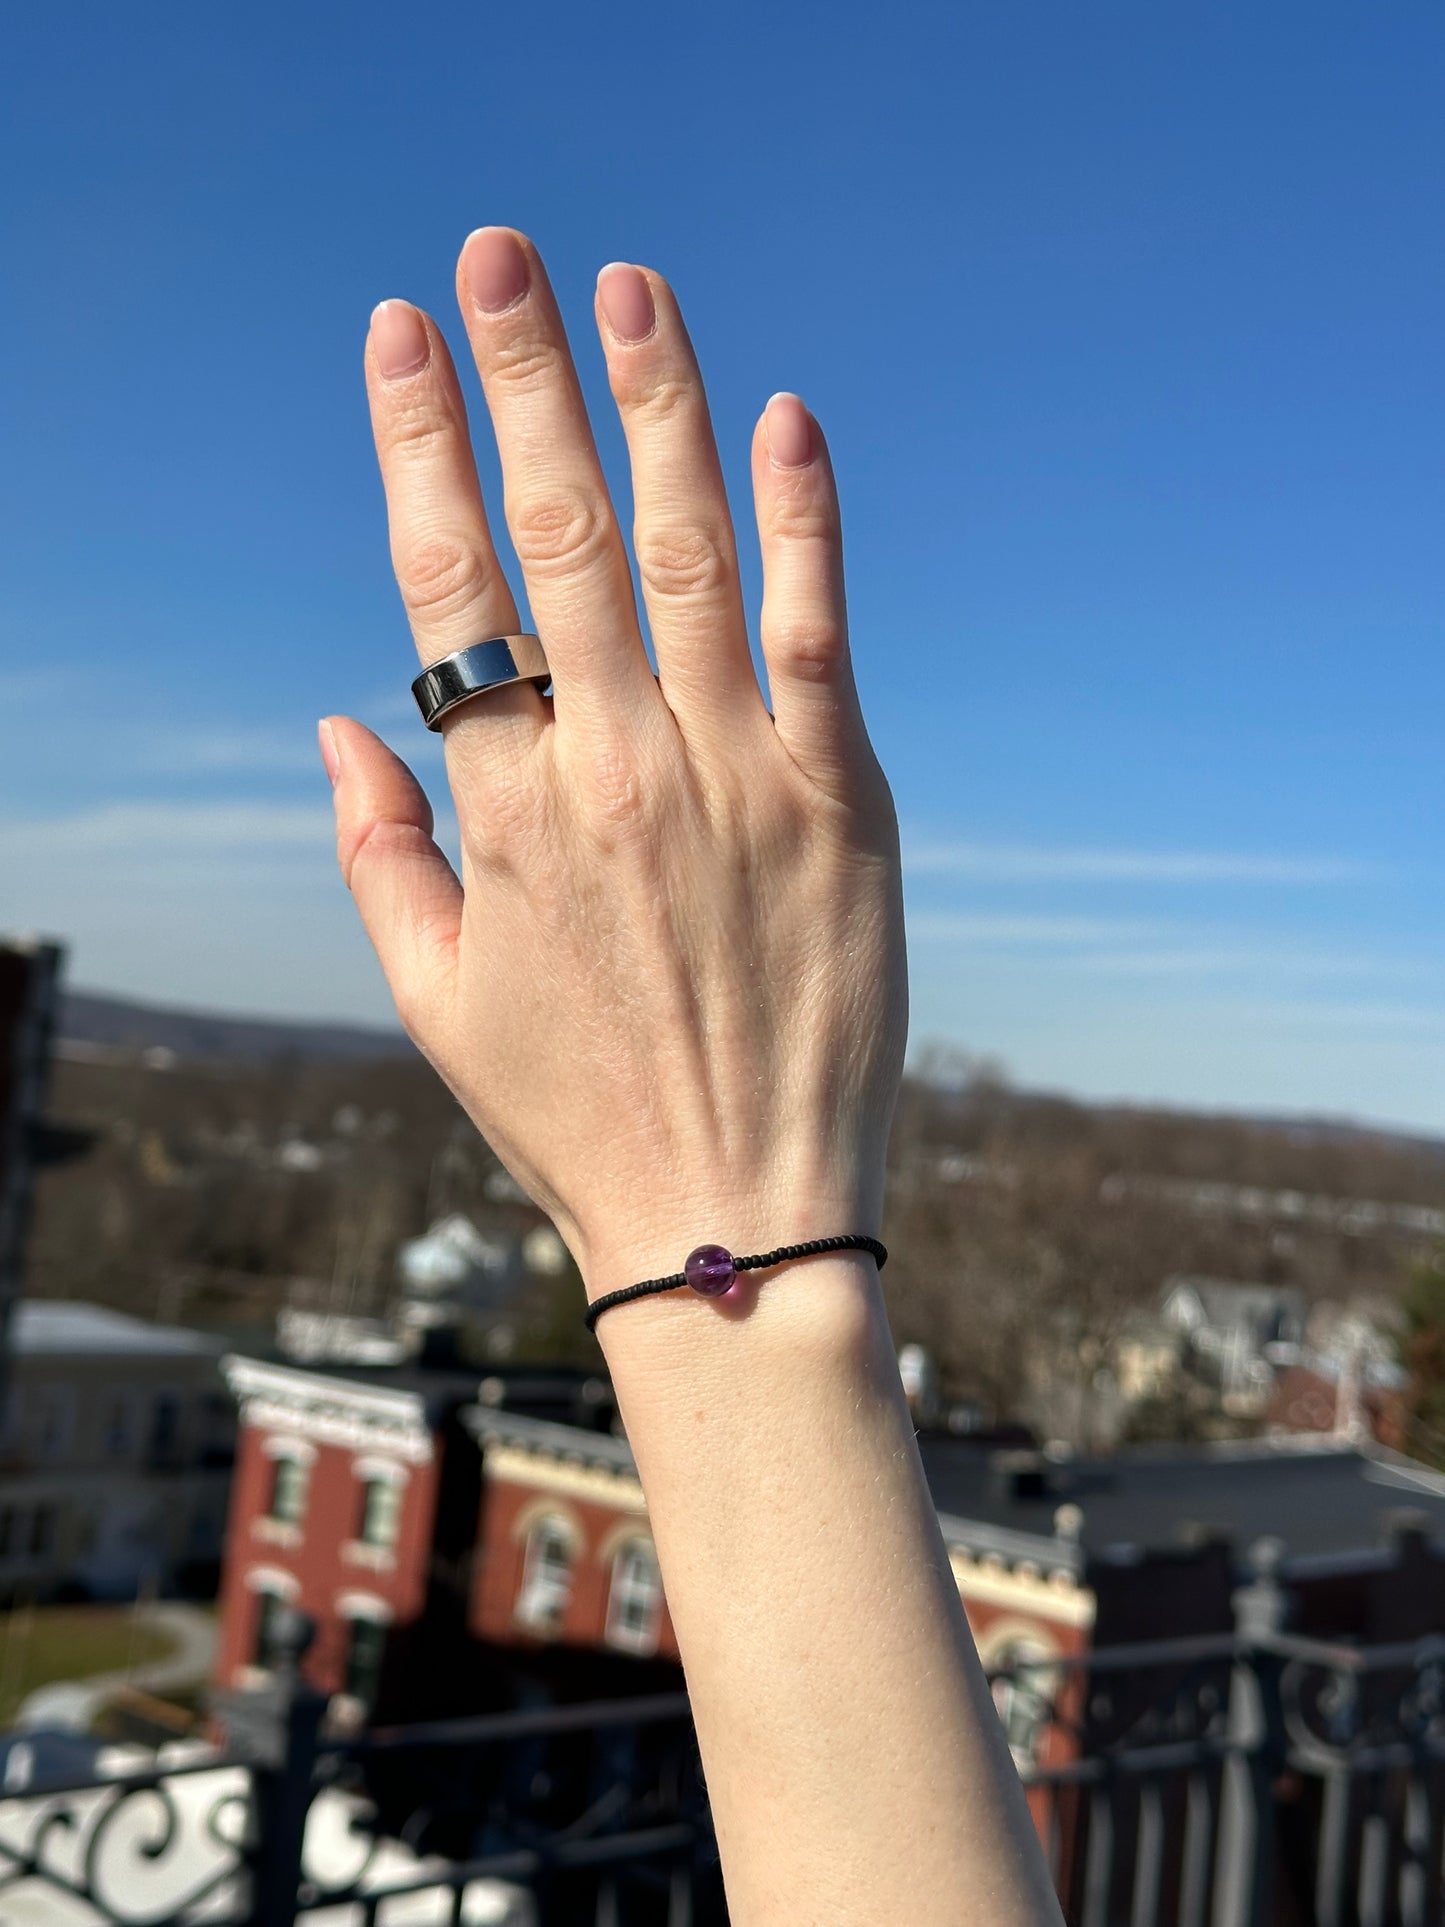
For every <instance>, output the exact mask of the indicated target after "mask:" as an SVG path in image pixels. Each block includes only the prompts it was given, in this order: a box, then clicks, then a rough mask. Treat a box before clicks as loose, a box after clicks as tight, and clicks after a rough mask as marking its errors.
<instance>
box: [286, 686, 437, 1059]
mask: <svg viewBox="0 0 1445 1927" xmlns="http://www.w3.org/2000/svg"><path fill="white" fill-rule="evenodd" d="M317 737H318V740H319V742H320V747H321V760H322V762H323V763H325V765H326V773H327V775H328V776H329V777H330V778H331V785H332V790H333V793H334V798H335V804H336V855H337V859H338V861H339V862H340V864H341V874H342V876H343V877H344V878H345V879H346V884H347V888H348V889H349V890H350V891H351V894H352V896H353V898H354V899H355V902H356V907H357V909H358V910H359V911H360V912H361V921H362V922H363V923H364V924H365V926H366V934H367V936H368V937H370V939H371V942H372V947H373V949H374V950H375V951H376V954H377V957H378V958H379V959H380V962H381V967H382V969H383V970H384V971H385V973H386V981H387V983H388V985H389V986H390V988H391V994H392V997H393V999H394V1001H395V1003H396V1010H397V1015H398V1016H399V1017H400V1018H401V1021H402V1024H403V1025H404V1027H405V1029H406V1030H407V1032H408V1034H409V1035H410V1036H411V1037H412V1039H413V1040H414V1041H415V1042H416V1043H417V1044H419V1045H420V1046H421V1048H422V1049H423V1050H425V1049H426V1048H427V1045H426V1033H427V1032H429V1031H431V1030H432V1029H433V1027H434V1026H435V1025H436V1024H437V1023H438V1021H439V1019H440V1018H441V1017H442V1015H443V1014H444V1013H445V1012H446V1011H447V1010H448V1009H449V1008H450V1006H451V1002H452V996H453V989H454V985H455V981H456V959H457V942H458V938H459V937H460V934H461V927H462V886H461V884H460V883H459V882H458V881H457V875H456V872H455V871H454V870H453V868H452V866H451V864H450V863H448V861H447V859H446V857H445V856H444V855H443V854H442V852H441V850H440V849H439V848H438V846H437V844H436V842H435V841H434V840H433V837H432V812H431V805H430V803H428V802H427V799H426V796H425V794H424V792H423V790H422V787H421V784H420V783H418V782H417V780H416V778H415V777H414V776H413V775H412V773H411V771H410V770H409V769H408V768H407V766H406V764H405V763H403V762H402V760H401V758H400V757H399V756H395V755H393V754H392V752H391V750H389V749H388V748H387V746H386V744H385V743H383V742H382V740H381V738H380V737H379V736H374V735H373V734H372V732H371V731H370V730H369V729H367V728H366V727H365V726H364V725H363V724H361V723H358V722H353V721H352V719H351V718H350V717H349V716H328V717H326V719H325V720H324V721H323V722H321V723H319V724H318V725H317Z"/></svg>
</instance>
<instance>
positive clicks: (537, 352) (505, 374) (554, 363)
mask: <svg viewBox="0 0 1445 1927" xmlns="http://www.w3.org/2000/svg"><path fill="white" fill-rule="evenodd" d="M558 368H559V358H558V354H557V350H556V348H555V346H554V345H553V344H552V343H551V342H550V341H544V340H540V339H539V338H538V337H537V336H536V335H518V336H516V337H514V338H513V339H512V340H510V341H502V342H498V344H497V345H496V347H495V348H494V349H493V350H492V353H491V355H490V356H489V357H488V359H487V363H486V375H487V379H488V381H491V382H495V383H496V385H497V386H498V387H499V388H516V389H521V390H523V391H525V390H527V389H530V388H537V387H540V386H542V385H544V384H545V383H547V382H550V381H553V380H555V379H556V377H557V374H558Z"/></svg>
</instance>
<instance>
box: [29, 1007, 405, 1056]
mask: <svg viewBox="0 0 1445 1927" xmlns="http://www.w3.org/2000/svg"><path fill="white" fill-rule="evenodd" d="M57 1030H58V1035H59V1038H60V1042H61V1044H62V1045H65V1044H78V1045H82V1046H90V1047H92V1048H95V1049H99V1050H103V1051H118V1052H132V1051H133V1052H135V1053H137V1054H139V1053H140V1052H143V1051H152V1050H163V1051H173V1052H174V1053H175V1055H176V1056H177V1057H184V1058H213V1059H214V1058H228V1059H233V1060H241V1061H245V1062H249V1063H256V1062H267V1061H274V1060H275V1059H278V1058H287V1059H291V1060H295V1059H298V1058H300V1059H308V1060H315V1059H318V1058H322V1059H328V1060H332V1061H335V1060H338V1059H353V1060H354V1059H364V1058H378V1057H409V1056H411V1055H413V1054H414V1050H415V1046H414V1045H413V1044H412V1042H411V1040H410V1039H409V1038H408V1037H407V1036H406V1034H405V1033H404V1032H403V1031H401V1030H383V1029H381V1028H379V1027H378V1028H377V1029H375V1030H372V1029H369V1028H367V1027H366V1026H364V1025H361V1024H324V1023H310V1022H306V1021H304V1020H288V1019H285V1018H271V1017H239V1016H236V1017H233V1016H229V1015H226V1014H224V1013H221V1012H217V1011H209V1010H172V1009H168V1008H166V1007H164V1006H162V1005H159V1004H142V1003H132V1002H130V1001H128V1000H127V999H125V998H120V997H106V996H101V995H99V994H97V993H96V992H94V991H86V990H72V991H66V992H64V993H63V994H62V996H61V999H60V1018H59V1024H58V1026H57Z"/></svg>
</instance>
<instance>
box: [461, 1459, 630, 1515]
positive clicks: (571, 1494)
mask: <svg viewBox="0 0 1445 1927" xmlns="http://www.w3.org/2000/svg"><path fill="white" fill-rule="evenodd" d="M485 1452H486V1469H487V1477H488V1478H489V1479H498V1480H504V1481H506V1483H507V1484H509V1485H518V1486H525V1487H526V1489H527V1490H528V1491H530V1492H546V1493H553V1494H555V1495H556V1496H557V1497H558V1498H565V1499H574V1500H578V1501H580V1502H581V1503H583V1504H586V1505H599V1506H607V1507H609V1508H610V1509H611V1510H612V1511H614V1512H628V1513H634V1514H636V1515H637V1516H638V1517H639V1518H644V1517H646V1514H647V1501H646V1500H645V1499H644V1498H643V1496H642V1485H641V1482H640V1481H639V1479H638V1478H637V1475H636V1474H635V1473H627V1472H622V1471H614V1470H611V1469H609V1468H608V1467H606V1466H600V1465H588V1464H584V1463H582V1462H581V1461H580V1460H578V1459H575V1458H567V1459H563V1458H553V1457H552V1456H550V1455H549V1454H548V1453H546V1452H544V1451H539V1450H537V1449H536V1448H534V1447H528V1446H524V1445H513V1444H503V1443H502V1442H500V1441H498V1440H492V1441H490V1442H489V1443H488V1444H487V1445H486V1447H485Z"/></svg>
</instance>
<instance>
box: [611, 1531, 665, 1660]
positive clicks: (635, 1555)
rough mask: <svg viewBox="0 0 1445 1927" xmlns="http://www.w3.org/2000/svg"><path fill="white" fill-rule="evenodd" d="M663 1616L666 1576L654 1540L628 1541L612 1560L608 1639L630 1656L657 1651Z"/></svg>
mask: <svg viewBox="0 0 1445 1927" xmlns="http://www.w3.org/2000/svg"><path fill="white" fill-rule="evenodd" d="M661 1616H662V1574H661V1573H660V1572H659V1571H658V1569H657V1554H656V1553H655V1552H654V1551H653V1549H652V1541H651V1540H650V1539H628V1540H626V1541H624V1543H623V1544H622V1545H621V1546H619V1547H618V1549H617V1554H616V1557H615V1558H614V1559H613V1561H612V1589H611V1591H610V1592H609V1594H608V1596H607V1639H608V1643H609V1644H610V1645H613V1646H620V1647H621V1648H622V1650H623V1651H624V1652H628V1653H655V1652H656V1651H657V1628H658V1621H659V1620H660V1618H661Z"/></svg>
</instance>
